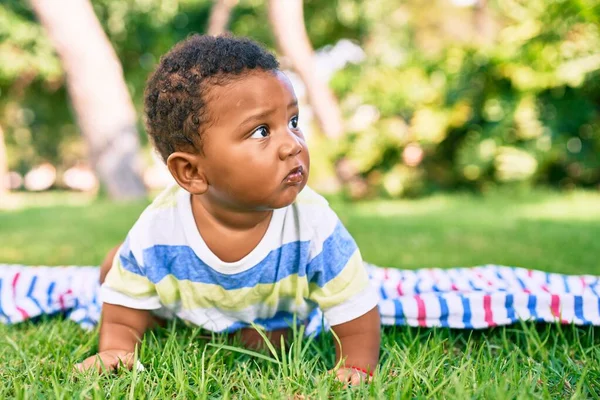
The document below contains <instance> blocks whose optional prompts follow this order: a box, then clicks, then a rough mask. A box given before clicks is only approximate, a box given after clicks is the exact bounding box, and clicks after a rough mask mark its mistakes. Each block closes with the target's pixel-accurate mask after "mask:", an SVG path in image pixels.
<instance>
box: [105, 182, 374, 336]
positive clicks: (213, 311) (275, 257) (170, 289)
mask: <svg viewBox="0 0 600 400" xmlns="http://www.w3.org/2000/svg"><path fill="white" fill-rule="evenodd" d="M102 300H103V301H104V302H106V303H110V304H117V305H122V306H125V307H130V308H135V309H144V310H153V311H154V312H155V313H157V314H158V315H162V316H173V315H176V316H177V317H179V318H181V319H183V320H185V321H189V322H191V323H193V324H195V325H198V326H201V327H203V328H205V329H208V330H211V331H214V332H223V331H225V332H232V331H235V330H237V329H240V328H242V327H246V326H249V325H250V324H251V323H255V324H257V325H261V326H263V327H264V328H265V329H267V330H273V329H279V328H284V327H288V326H290V323H291V321H292V320H293V316H294V314H295V315H296V317H297V320H298V321H302V320H304V319H305V318H306V317H307V316H308V314H309V313H310V312H311V311H313V310H314V309H315V308H316V307H319V308H320V309H321V310H322V311H323V313H324V315H325V318H326V319H327V320H328V322H329V323H330V324H331V325H338V324H341V323H344V322H347V321H351V320H353V319H355V318H358V317H360V316H361V315H363V314H365V313H366V312H368V311H369V310H371V309H372V308H373V307H375V306H376V305H377V301H378V295H377V293H376V292H375V291H374V289H373V288H372V287H371V286H370V284H369V279H368V276H367V272H366V270H365V268H364V265H363V262H362V259H361V255H360V252H359V250H358V248H357V246H356V243H355V242H354V240H353V239H352V237H351V236H350V234H349V233H348V231H347V230H346V229H345V228H344V226H343V225H342V223H341V222H340V220H339V219H338V217H337V216H336V214H335V213H334V212H333V210H331V208H329V205H328V203H327V201H326V200H325V199H324V198H323V197H321V196H319V195H318V194H316V193H315V192H314V191H312V190H311V189H310V188H308V187H305V188H304V190H303V191H302V192H301V193H300V194H299V195H298V197H297V199H296V201H295V202H294V203H293V204H291V205H289V206H287V207H284V208H281V209H277V210H274V211H273V215H272V217H271V221H270V224H269V226H268V228H267V231H266V233H265V235H264V237H263V238H262V240H261V241H260V243H259V244H258V245H257V246H256V247H255V248H254V249H253V250H252V251H251V252H250V253H249V254H248V255H246V256H245V257H244V258H242V259H241V260H239V261H236V262H223V261H221V260H220V259H219V258H218V257H217V256H216V255H215V254H214V253H213V252H212V251H211V250H210V249H209V248H208V246H207V245H206V243H205V242H204V240H203V239H202V236H201V235H200V233H199V231H198V228H197V227H196V223H195V221H194V217H193V215H192V207H191V202H190V194H189V193H188V192H186V191H185V190H183V189H182V188H180V187H179V186H177V185H174V186H172V187H170V188H167V189H166V190H165V191H164V192H162V193H161V194H160V195H159V196H158V197H157V198H156V199H155V200H154V202H153V203H152V204H151V205H150V206H148V208H147V209H146V210H145V211H144V212H143V213H142V215H141V216H140V218H139V219H138V221H137V222H136V223H135V225H134V226H133V228H132V229H131V231H130V232H129V234H128V236H127V239H126V240H125V242H124V243H123V245H122V246H121V249H120V250H119V252H118V253H117V256H116V257H115V260H114V262H113V265H112V268H111V270H110V272H109V273H108V275H107V277H106V280H105V283H104V284H103V285H102Z"/></svg>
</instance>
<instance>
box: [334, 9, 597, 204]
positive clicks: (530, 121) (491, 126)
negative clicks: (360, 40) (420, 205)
mask: <svg viewBox="0 0 600 400" xmlns="http://www.w3.org/2000/svg"><path fill="white" fill-rule="evenodd" d="M374 3H382V4H383V3H385V2H381V1H380V2H374ZM370 4H371V5H372V4H373V3H370ZM419 6H422V3H421V2H419V1H415V2H409V3H408V4H407V5H405V6H403V7H402V8H400V9H399V11H397V12H396V14H398V13H403V15H404V14H405V15H406V17H405V18H404V17H403V18H400V17H396V16H395V15H394V13H393V12H391V10H385V9H384V11H383V12H382V13H381V14H380V15H379V17H380V18H381V21H382V22H381V25H383V26H393V24H394V20H395V19H399V18H400V19H402V21H403V22H404V23H406V24H407V25H406V26H403V27H402V31H404V32H405V33H404V34H402V33H399V34H397V35H396V37H397V40H396V42H395V45H397V46H398V47H397V48H396V50H395V52H394V51H391V53H390V52H388V51H389V50H390V49H391V48H392V47H391V46H388V47H386V50H385V51H383V52H382V51H381V47H382V46H381V45H380V41H382V42H384V43H385V42H386V41H387V42H391V41H392V40H393V39H387V38H386V37H384V36H381V35H379V36H375V37H372V38H371V40H372V41H374V42H376V43H377V44H376V45H374V46H371V47H367V52H368V55H369V58H368V61H367V62H366V63H365V64H363V65H361V66H360V67H352V68H347V69H346V70H344V71H342V72H340V73H339V74H338V75H337V76H336V77H335V79H334V81H333V83H332V84H333V87H334V89H335V90H336V92H337V94H338V95H339V96H340V97H341V98H342V100H343V103H344V104H345V109H346V112H347V113H348V114H349V115H352V114H353V113H355V114H356V110H357V108H358V107H359V106H361V105H362V106H364V105H365V104H367V105H372V106H375V108H376V109H377V110H378V111H379V113H380V114H379V115H378V116H377V117H376V118H375V119H374V121H373V124H369V125H367V126H364V127H360V128H359V129H354V127H353V125H352V124H350V125H349V130H350V131H351V133H352V134H351V135H349V136H348V140H347V143H346V145H345V146H344V147H343V148H342V149H341V151H340V154H339V156H345V157H346V158H347V159H348V160H349V161H350V162H351V163H352V164H353V165H354V167H355V169H356V171H357V172H358V173H359V174H360V175H361V176H362V177H365V178H367V179H366V180H367V182H368V183H369V184H370V185H371V189H372V191H373V192H384V193H387V194H388V195H391V196H397V195H410V194H414V193H415V192H417V193H419V192H422V191H423V190H427V189H433V188H436V187H456V186H460V185H465V186H469V187H474V188H479V189H486V188H488V187H489V186H490V185H491V184H496V183H508V182H525V183H539V182H544V183H549V184H557V185H560V186H561V187H572V186H574V185H581V186H594V185H597V184H599V183H600V158H598V157H597V152H598V150H599V149H600V113H599V109H600V85H599V84H598V82H599V79H598V78H600V52H599V51H598V49H599V48H600V29H599V26H600V25H599V24H598V21H599V19H600V7H599V6H598V5H597V3H595V2H592V1H579V0H556V1H553V2H547V1H541V0H540V1H527V2H525V1H513V0H498V1H497V2H496V3H495V6H496V7H495V8H494V10H495V11H496V15H495V17H494V19H495V20H497V21H501V29H500V30H499V32H498V34H497V37H496V39H495V41H494V42H493V43H491V44H490V43H485V42H478V41H476V40H472V41H470V42H464V41H458V40H453V41H452V40H445V41H444V40H443V39H441V38H440V39H439V40H438V42H441V45H440V44H439V43H438V47H439V49H437V50H436V51H434V52H428V51H427V50H428V48H427V47H428V46H429V47H431V44H429V45H427V44H423V42H422V41H419V38H418V36H416V35H412V36H411V34H410V33H411V32H421V31H422V30H424V29H426V28H425V27H423V26H420V25H419V19H418V18H417V16H418V15H419V12H420V11H419ZM444 18H448V17H444ZM438 33H439V34H440V36H442V33H443V32H438ZM388 34H389V32H384V35H388ZM476 38H477V35H474V36H473V37H472V39H476ZM386 52H387V53H386ZM352 120H353V119H352V118H350V121H352ZM409 146H412V150H414V149H417V151H421V150H422V151H423V152H424V157H423V160H422V161H420V160H412V162H411V160H410V159H409V160H407V159H406V157H407V155H408V156H410V153H408V154H407V153H406V149H407V147H409ZM413 153H414V151H413ZM403 155H404V157H403ZM409 158H410V157H409ZM406 164H408V165H406ZM415 176H418V177H419V179H415V178H414V177H415ZM390 182H391V183H390ZM423 182H425V185H423Z"/></svg>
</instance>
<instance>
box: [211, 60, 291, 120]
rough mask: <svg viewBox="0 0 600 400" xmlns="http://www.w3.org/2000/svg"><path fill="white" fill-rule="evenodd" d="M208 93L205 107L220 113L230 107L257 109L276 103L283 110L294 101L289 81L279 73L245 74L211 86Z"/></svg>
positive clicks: (273, 71) (252, 72) (259, 72)
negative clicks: (279, 102)
mask: <svg viewBox="0 0 600 400" xmlns="http://www.w3.org/2000/svg"><path fill="white" fill-rule="evenodd" d="M208 92H209V93H208V96H207V98H206V103H207V106H208V107H209V108H215V107H217V108H221V112H222V111H226V110H228V109H230V108H231V107H233V108H239V107H242V106H244V107H258V108H260V107H261V106H264V105H265V104H267V103H268V104H272V103H273V102H275V101H278V100H279V101H282V102H283V103H282V106H283V107H287V105H288V103H289V102H290V101H291V100H296V94H295V92H294V88H293V86H292V83H291V81H290V80H289V78H288V77H287V76H286V75H285V74H284V73H283V72H281V71H279V70H272V71H264V70H257V71H249V72H247V73H243V74H242V75H240V76H234V77H232V79H229V80H224V81H223V82H221V83H220V84H216V85H213V86H212V87H211V88H210V89H209V90H208ZM219 106H220V107H219Z"/></svg>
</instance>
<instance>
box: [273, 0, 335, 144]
mask: <svg viewBox="0 0 600 400" xmlns="http://www.w3.org/2000/svg"><path fill="white" fill-rule="evenodd" d="M269 20H270V22H271V25H272V27H273V32H274V34H275V38H276V39H277V44H278V46H279V48H280V49H281V51H282V53H283V54H284V55H285V56H286V57H287V58H288V59H289V60H290V61H291V63H292V66H293V68H294V70H295V71H296V72H297V73H298V75H300V78H301V79H302V81H303V82H304V85H305V86H306V92H307V94H308V101H309V102H310V104H311V106H312V109H313V112H314V113H315V116H316V117H317V120H318V122H319V125H320V127H321V130H322V131H323V133H324V134H325V135H326V136H327V137H329V138H339V137H340V136H342V135H343V133H344V122H343V119H342V113H341V111H340V108H339V106H338V103H337V100H336V98H335V97H334V96H333V93H332V92H331V90H330V89H329V87H328V86H327V82H323V81H321V80H320V79H319V77H318V75H317V73H316V63H315V57H314V52H313V48H312V45H311V44H310V41H309V39H308V35H307V33H306V28H305V26H304V12H303V10H302V0H286V1H282V0H269Z"/></svg>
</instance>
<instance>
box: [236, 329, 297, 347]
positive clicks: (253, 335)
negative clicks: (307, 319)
mask: <svg viewBox="0 0 600 400" xmlns="http://www.w3.org/2000/svg"><path fill="white" fill-rule="evenodd" d="M265 334H266V336H267V338H268V339H269V342H271V343H272V344H273V346H275V348H280V347H281V338H282V337H283V339H284V340H285V341H286V342H287V341H288V339H289V335H290V329H289V328H283V329H276V330H273V331H269V332H265ZM232 335H233V336H234V337H239V338H240V341H241V343H242V344H243V345H244V347H246V348H249V349H254V350H262V349H266V348H267V346H266V345H265V340H264V339H263V338H262V336H261V335H260V334H259V333H258V332H257V331H256V329H254V328H243V329H241V330H240V331H239V332H236V333H234V334H232Z"/></svg>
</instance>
